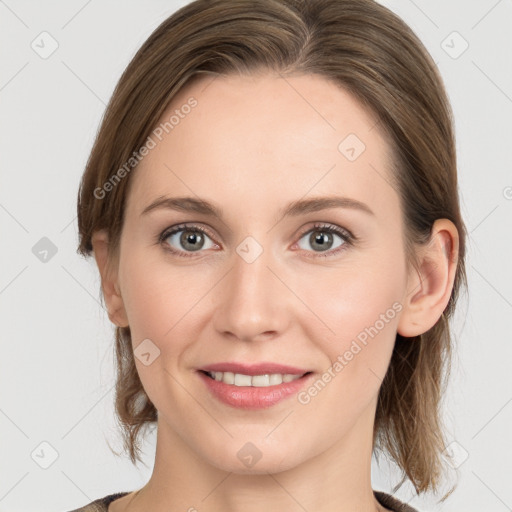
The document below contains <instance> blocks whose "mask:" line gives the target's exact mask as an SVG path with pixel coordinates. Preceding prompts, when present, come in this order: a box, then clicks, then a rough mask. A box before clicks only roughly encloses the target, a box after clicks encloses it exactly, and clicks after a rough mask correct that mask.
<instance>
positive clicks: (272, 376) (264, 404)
mask: <svg viewBox="0 0 512 512" xmlns="http://www.w3.org/2000/svg"><path fill="white" fill-rule="evenodd" d="M197 374H198V375H199V377H200V379H201V380H202V381H203V383H204V384H205V386H206V389H207V390H208V391H209V393H210V396H211V397H213V398H215V399H217V400H218V401H220V402H222V403H223V404H225V405H229V406H230V407H234V408H237V409H247V410H255V409H266V408H269V407H271V406H273V405H276V404H277V403H279V402H281V401H282V400H284V399H286V398H289V397H291V396H293V395H296V394H297V393H298V392H299V391H300V390H301V389H302V388H303V387H305V386H306V384H307V383H309V382H310V381H311V379H312V377H313V374H314V372H313V371H309V370H305V369H304V370H301V369H298V368H293V367H290V366H283V365H275V364H269V363H266V364H260V365H252V366H247V365H240V364H235V363H223V364H217V365H211V366H207V367H204V368H201V369H199V370H198V371H197Z"/></svg>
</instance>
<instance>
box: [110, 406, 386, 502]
mask: <svg viewBox="0 0 512 512" xmlns="http://www.w3.org/2000/svg"><path fill="white" fill-rule="evenodd" d="M374 414H375V404H374V403H372V404H371V405H370V406H369V407H368V408H367V410H365V411H364V412H363V414H362V415H361V416H360V417H359V419H358V421H357V422H356V423H355V424H354V425H353V427H352V428H351V429H350V430H349V431H348V433H347V435H345V436H344V437H343V438H342V439H340V440H339V441H338V442H337V443H336V444H334V445H331V446H326V447H325V450H323V451H321V452H320V453H318V455H316V456H315V457H313V458H309V459H307V460H305V461H304V462H303V463H302V464H299V465H298V466H295V467H293V468H291V469H287V470H285V471H280V472H274V473H272V472H270V471H263V472H261V471H260V472H259V473H258V474H254V472H251V473H245V474H242V473H234V472H230V471H224V470H222V469H220V468H218V467H216V466H214V465H212V464H209V463H207V462H206V461H205V460H204V458H201V457H200V456H199V455H198V454H197V453H196V452H194V451H193V450H192V449H191V447H190V446H189V445H187V444H186V443H184V442H183V440H182V439H181V437H180V436H179V435H178V434H177V433H176V432H174V431H173V430H172V429H171V428H170V427H169V425H168V424H167V423H166V422H165V419H163V418H162V417H161V416H160V415H159V419H158V429H157V447H156V458H155V466H154V468H153V473H152V476H151V478H150V480H149V481H148V483H147V484H146V485H145V486H144V487H143V488H142V489H141V490H140V491H138V492H137V493H136V494H134V495H133V496H130V500H129V502H128V503H127V505H128V506H127V507H126V508H125V509H124V511H125V512H137V511H139V510H140V511H143V510H151V511H152V512H160V511H161V512H164V511H165V512H168V510H169V508H170V507H172V509H173V510H183V511H189V512H196V511H208V512H239V511H240V510H243V511H244V512H261V511H262V510H264V511H265V512H278V511H279V512H281V511H282V510H287V511H289V512H304V511H308V510H315V512H335V511H336V512H354V511H355V510H357V511H360V512H375V511H377V510H379V511H383V510H386V509H385V508H384V507H382V506H381V505H378V502H377V500H376V498H375V496H374V494H373V490H372V487H371V457H372V444H373V419H374ZM298 449H300V447H299V448H298ZM255 467H256V466H255ZM127 498H128V496H127ZM112 510H113V511H115V512H118V511H117V509H116V508H115V507H112ZM109 511H110V509H109Z"/></svg>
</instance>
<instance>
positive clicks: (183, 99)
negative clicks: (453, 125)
mask: <svg viewBox="0 0 512 512" xmlns="http://www.w3.org/2000/svg"><path fill="white" fill-rule="evenodd" d="M191 98H192V100H191ZM190 105H194V106H193V107H190ZM165 123H167V124H165ZM376 125H377V121H376V118H375V117H374V116H372V115H371V113H370V112H368V111H366V110H365V109H364V108H363V107H362V106H361V105H360V103H359V102H358V101H356V100H355V99H354V98H353V97H352V95H351V94H350V93H348V92H347V91H345V90H344V89H342V88H340V87H339V86H337V85H336V84H334V83H332V82H330V81H328V80H326V79H324V78H323V77H320V76H317V75H302V76H294V77H281V76H279V75H272V74H261V75H250V76H238V75H229V76H216V77H212V76H205V77H200V78H196V79H195V80H194V81H192V82H191V83H190V84H188V85H187V86H186V87H184V88H183V89H182V90H181V91H180V92H179V94H178V95H176V96H175V97H174V99H173V101H172V103H171V104H170V105H169V107H168V109H167V110H166V112H165V113H164V115H163V116H162V118H161V120H160V123H159V125H158V126H157V127H155V128H156V130H159V131H158V132H155V131H153V135H152V136H151V137H152V139H153V140H154V142H155V143H156V145H155V147H154V148H153V149H151V150H150V151H149V153H148V154H147V156H145V157H144V158H143V160H142V162H141V163H140V164H139V167H138V168H137V169H136V172H135V175H134V176H133V178H132V179H133V180H134V182H135V183H134V186H133V187H132V191H133V192H132V193H131V197H130V198H129V204H131V205H132V207H134V206H135V205H138V209H139V210H141V209H142V208H143V206H144V203H148V202H149V201H151V200H152V199H154V198H155V197H156V196H158V195H173V196H178V195H197V196H200V197H201V198H207V199H209V200H211V202H213V203H218V204H223V205H226V206H224V207H223V209H226V210H229V204H230V201H231V199H232V198H234V197H235V194H236V198H237V203H238V205H240V201H241V202H242V204H243V205H244V209H245V211H247V210H248V209H254V213H255V214H256V213H258V214H261V212H259V211H257V210H258V208H259V209H261V205H262V204H265V205H268V202H269V201H276V202H278V203H279V206H281V205H282V204H283V203H286V202H289V201H293V200H296V199H298V198H301V197H303V196H304V195H306V194H310V195H328V194H333V193H338V194H340V195H344V196H348V197H354V198H356V199H359V200H362V201H365V202H367V203H370V204H371V205H373V206H372V208H374V207H375V208H377V209H379V208H385V207H386V203H389V202H390V201H391V202H392V201H395V202H396V201H397V197H396V193H395V191H394V190H393V189H392V188H391V187H390V186H389V171H388V167H389V165H388V164H389V156H388V154H389V147H388V144H387V142H386V141H385V140H384V138H383V137H382V134H381V133H380V131H379V129H378V127H377V126H376ZM155 133H158V134H159V135H158V136H155V135H154V134H155ZM160 139H161V140H160ZM258 205H260V206H259V207H258ZM233 206H235V204H233ZM388 206H389V205H388ZM129 207H130V206H129Z"/></svg>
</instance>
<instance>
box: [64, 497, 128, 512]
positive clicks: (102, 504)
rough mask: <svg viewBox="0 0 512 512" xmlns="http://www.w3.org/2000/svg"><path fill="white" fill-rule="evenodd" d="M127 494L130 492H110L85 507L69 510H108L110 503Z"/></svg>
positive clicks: (100, 511)
mask: <svg viewBox="0 0 512 512" xmlns="http://www.w3.org/2000/svg"><path fill="white" fill-rule="evenodd" d="M127 494H129V492H116V493H114V494H109V495H108V496H104V497H103V498H98V499H96V500H94V501H93V502H91V503H88V504H87V505H84V506H83V507H80V508H76V509H74V510H70V511H69V512H107V510H108V506H109V505H110V503H112V502H113V501H114V500H117V499H118V498H122V497H123V496H126V495H127Z"/></svg>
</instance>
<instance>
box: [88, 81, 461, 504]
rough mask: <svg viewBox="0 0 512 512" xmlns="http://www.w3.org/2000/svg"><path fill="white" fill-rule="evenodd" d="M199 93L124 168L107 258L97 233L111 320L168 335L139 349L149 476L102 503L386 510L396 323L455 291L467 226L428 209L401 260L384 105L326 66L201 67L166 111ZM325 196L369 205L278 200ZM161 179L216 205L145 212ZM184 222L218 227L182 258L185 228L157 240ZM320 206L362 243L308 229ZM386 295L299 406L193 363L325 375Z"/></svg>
mask: <svg viewBox="0 0 512 512" xmlns="http://www.w3.org/2000/svg"><path fill="white" fill-rule="evenodd" d="M190 96H194V98H196V99H197V101H198V105H197V106H196V107H195V108H194V109H193V110H192V111H191V113H190V114H189V115H188V116H186V117H185V118H184V119H182V120H180V123H179V125H178V126H176V127H175V128H174V129H173V130H172V131H171V132H169V134H168V135H167V136H166V137H165V138H164V139H163V140H162V141H161V142H159V143H158V145H157V146H156V147H155V148H154V149H152V150H151V151H150V153H149V154H148V155H147V156H146V157H145V158H144V160H143V161H142V162H141V164H140V165H139V168H137V170H136V171H135V173H134V175H133V176H132V177H131V179H133V180H134V183H132V187H131V190H130V194H129V196H128V201H127V205H126V211H125V215H126V217H125V224H124V227H123V232H122V236H121V242H120V252H119V254H118V258H117V257H116V258H114V259H113V265H112V266H111V267H109V266H107V262H108V258H109V254H110V256H112V254H113V253H109V246H108V236H107V233H106V232H104V231H98V232H96V233H95V235H94V237H93V246H94V254H95V258H96V261H97V264H98V267H99V270H100V273H101V276H102V286H103V292H104V296H105V301H106V305H107V308H108V311H109V317H110V319H111V320H112V322H114V323H115V324H116V325H118V326H127V325H129V326H130V329H131V333H132V343H133V347H134V349H136V347H137V346H138V345H139V344H140V343H141V342H142V340H144V339H147V338H149V339H150V340H151V341H152V343H154V344H155V345H156V346H157V347H158V349H159V350H160V355H159V357H157V358H156V359H155V360H154V361H153V362H152V363H151V364H150V365H148V366H146V365H144V364H142V363H141V361H140V360H139V359H138V358H135V361H136V365H137V370H138V372H139V375H140V378H141V381H142V383H143V385H144V388H145V390H146V392H147V394H148V396H149V397H150V399H151V400H152V402H153V403H154V405H155V406H156V408H157V409H158V411H159V417H158V430H157V432H158V433H157V448H156V460H155V466H154V470H153V474H152V476H151V478H150V480H149V482H148V483H147V484H146V485H145V486H144V487H143V488H142V489H141V490H140V491H139V492H138V493H135V492H134V493H130V494H128V495H127V496H126V497H123V498H120V499H118V500H116V501H114V502H113V503H112V504H111V505H110V507H109V511H110V512H126V511H128V512H135V511H143V510H152V511H154V512H159V511H164V510H165V511H168V510H169V507H171V506H172V510H189V509H190V510H194V509H191V507H194V508H195V509H197V510H199V511H208V512H221V511H222V512H235V511H240V510H244V511H245V512H253V511H254V512H256V511H258V512H260V511H261V510H265V511H267V512H274V511H282V510H287V511H290V512H295V511H297V512H299V511H301V512H303V510H304V509H305V510H311V511H312V510H315V511H316V512H333V511H335V510H336V511H337V512H348V511H354V510H359V511H368V512H369V511H375V510H385V509H384V508H382V506H380V508H379V506H378V502H377V501H376V499H375V497H374V495H373V492H372V487H371V455H372V432H373V422H374V417H375V410H376V405H377V396H378V391H379V387H380V385H381V381H382V378H383V377H384V375H385V373H386V370H387V368H388V365H389V361H390V357H391V353H392V350H393V345H394V341H395V336H396V333H397V332H398V333H400V334H402V335H404V336H415V335H417V334H420V333H423V332H425V331H427V330H428V329H429V328H430V327H432V326H433V325H434V324H435V323H436V321H437V320H438V319H439V317H440V316H441V314H442V312H443V310H444V308H445V307H446V305H447V303H448V300H449V298H450V293H451V290H452V286H453V280H454V276H455V269H456V257H455V255H456V254H457V249H458V237H457V230H456V228H455V226H454V225H453V224H452V223H451V222H450V221H448V220H446V219H439V220H438V221H436V223H435V224H434V228H433V232H432V233H433V235H432V239H431V242H430V243H429V244H428V245H426V246H425V247H418V248H417V254H418V257H419V261H420V267H419V272H418V271H416V270H414V269H413V268H412V267H409V266H408V265H407V261H406V257H405V252H404V242H403V240H404V238H403V237H404V235H403V233H404V231H403V224H402V217H401V210H400V203H399V196H398V194H397V192H396V191H395V189H394V188H392V186H390V184H389V180H390V174H389V171H388V168H387V166H388V163H389V159H388V149H389V146H388V143H387V142H386V139H385V138H384V136H383V134H382V133H381V132H379V127H378V126H376V123H375V119H374V118H373V117H372V116H371V115H370V114H369V113H368V112H366V111H365V110H363V108H362V107H361V106H360V104H359V103H358V102H357V101H355V100H354V99H353V98H352V97H351V96H350V95H349V94H348V93H347V92H346V91H344V90H343V89H341V88H339V87H338V86H336V85H334V84H333V83H331V82H329V81H327V80H325V79H324V78H322V77H319V76H315V75H302V76H293V77H287V78H286V79H283V78H281V77H280V76H276V75H272V74H270V73H263V74H258V75H256V74H253V75H250V76H227V77H225V76H223V77H217V78H215V79H214V80H212V78H211V77H202V78H200V79H198V80H195V81H194V82H192V83H191V84H189V85H188V86H187V87H186V88H185V89H183V90H182V91H180V93H179V95H178V96H176V97H175V98H174V100H173V102H172V105H170V107H169V109H168V112H167V113H166V114H165V115H164V116H163V118H165V119H168V117H169V115H170V113H172V111H173V110H174V109H176V108H179V107H180V106H181V105H183V104H184V103H186V101H187V99H188V98H189V97H190ZM350 133H353V134H356V135H357V136H358V137H359V139H360V140H362V141H363V142H364V144H365V146H366V149H365V151H364V152H363V153H362V154H361V155H360V156H359V157H358V158H357V159H356V160H355V161H349V160H348V159H347V158H346V157H345V156H344V155H343V154H342V153H341V152H340V151H339V150H338V145H339V144H340V142H341V141H342V140H343V139H344V138H345V137H346V136H347V135H348V134H350ZM370 164H371V165H370ZM333 194H335V195H339V196H341V195H342V196H345V197H349V198H353V199H357V200H358V201H361V202H363V203H365V204H366V205H368V207H369V208H370V209H371V210H372V211H373V215H369V214H367V213H365V212H362V211H359V210H355V209H349V208H330V209H326V210H322V211H317V212H312V213H303V214H301V215H299V216H297V217H289V218H282V217H281V216H280V210H281V209H282V208H284V207H285V206H286V205H287V204H288V203H289V202H291V201H295V200H298V199H304V198H310V197H313V196H314V197H321V196H327V195H333ZM163 195H165V196H169V197H177V196H193V197H200V198H203V199H206V200H208V201H210V202H212V203H214V204H215V205H217V206H219V207H221V208H222V209H223V210H224V218H223V219H222V220H221V219H217V218H214V217H209V216H206V215H204V214H199V213H193V212H192V213H189V212H177V211H173V210H169V209H167V210H164V209H162V210H154V211H152V212H151V213H149V214H146V215H141V212H142V211H143V210H144V208H145V207H146V206H147V205H149V204H150V203H151V202H152V201H154V200H155V199H156V198H158V197H160V196H163ZM183 222H187V223H193V224H194V225H197V226H199V227H205V228H207V229H208V230H209V232H210V233H211V235H212V236H209V235H205V238H204V242H199V245H198V246H199V247H202V248H200V250H199V251H195V252H194V251H191V250H190V249H189V248H188V253H189V254H191V255H192V256H191V257H190V258H183V257H179V256H175V255H172V254H171V253H169V252H168V251H166V250H165V246H166V245H167V247H172V248H174V249H175V250H176V251H181V252H187V247H188V246H187V247H183V245H180V239H179V237H180V235H181V234H182V232H180V233H179V234H178V235H175V236H173V237H172V238H167V239H166V240H164V241H163V242H162V243H159V242H158V241H157V239H158V235H159V234H161V233H162V232H163V231H164V230H166V229H167V228H169V227H172V226H175V225H178V224H180V223H183ZM315 222H323V223H328V224H330V225H336V226H339V227H341V228H345V229H348V230H349V231H350V232H352V233H353V235H355V237H357V241H355V242H354V243H353V244H346V243H345V242H344V240H343V239H342V238H341V237H340V236H339V235H337V234H334V235H332V238H331V239H330V240H332V242H330V243H331V244H332V245H327V247H326V250H327V251H331V252H333V251H334V250H336V248H337V247H338V246H340V245H341V244H343V243H345V246H344V248H343V250H342V251H341V252H340V253H338V254H333V255H331V256H330V257H325V258H324V257H322V254H323V253H324V252H323V251H322V249H319V248H318V247H317V246H315V245H313V244H312V243H311V239H310V235H311V234H313V235H314V234H317V235H320V234H321V231H322V230H321V229H320V228H314V224H315ZM310 229H314V230H315V231H314V232H313V233H311V232H310ZM317 231H320V233H317ZM249 235H250V236H251V237H253V238H254V239H255V240H256V241H257V242H258V243H259V244H260V246H261V247H262V248H263V253H262V254H261V255H260V256H259V257H258V258H257V259H256V260H255V261H254V262H252V263H247V262H246V261H245V260H244V259H243V258H242V257H240V256H239V254H238V253H237V252H236V249H237V247H238V245H239V244H240V243H241V242H242V241H243V240H244V239H245V238H246V237H247V236H249ZM327 236H328V237H329V234H327ZM313 242H314V240H313ZM201 244H202V245H201ZM196 245H197V243H196ZM394 303H398V304H400V306H401V310H400V311H399V312H398V313H397V314H396V316H394V318H393V319H391V320H389V321H388V323H386V324H385V326H384V328H382V329H381V330H380V331H379V332H378V334H377V335H375V336H374V337H373V338H369V342H368V343H367V345H366V346H364V347H363V348H362V350H361V351H360V352H358V353H357V355H356V356H354V358H353V359H352V360H351V361H350V362H349V363H348V364H346V366H345V367H344V368H343V370H342V371H340V372H339V373H337V374H336V377H335V378H333V379H332V380H331V381H330V382H329V383H328V384H327V385H326V386H325V388H324V389H323V390H322V391H321V392H319V393H318V395H317V396H315V397H313V398H312V399H311V401H310V402H309V403H307V404H301V403H299V401H298V400H297V396H292V397H289V398H287V399H286V400H284V401H282V402H280V403H278V404H277V405H274V406H273V407H270V408H268V409H265V410H258V411H245V410H240V409H236V408H233V407H230V406H227V405H225V404H223V403H221V402H219V401H217V400H216V399H215V398H214V397H212V396H210V394H209V393H208V390H207V389H206V387H205V386H204V383H203V382H202V381H201V380H200V379H199V377H198V375H197V373H196V369H197V368H199V367H201V366H204V365H206V364H211V363H215V362H221V361H237V362H261V361H272V362H280V363H284V364H290V365H293V366H297V367H299V368H305V369H308V370H311V371H313V372H315V374H316V375H315V377H314V380H317V379H318V378H321V376H322V374H323V373H324V372H325V371H326V370H327V369H328V368H329V367H330V366H331V365H332V363H333V362H334V361H336V359H337V357H338V356H339V355H342V354H344V353H345V352H346V351H347V350H348V349H349V347H350V344H351V342H352V340H354V339H355V338H356V337H357V335H358V334H359V333H360V332H361V331H364V329H365V327H368V326H371V325H374V324H375V323H376V321H377V320H378V319H379V318H380V315H381V314H383V313H386V311H387V310H389V309H390V308H392V305H393V304H394ZM247 442H251V443H253V444H254V445H256V446H257V448H258V450H259V451H260V452H261V459H260V460H259V461H258V462H257V463H256V464H255V465H254V466H252V467H251V468H248V467H246V466H244V464H242V463H241V461H240V460H239V458H238V457H237V452H238V451H239V450H240V449H241V448H242V447H243V446H244V445H245V444H246V443H247Z"/></svg>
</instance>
